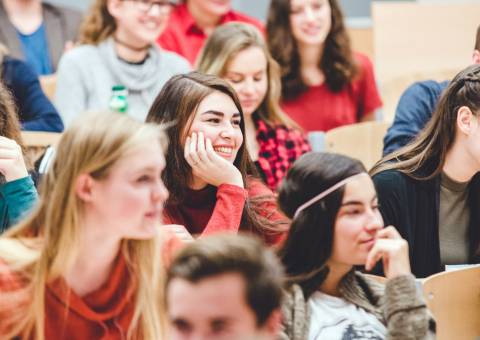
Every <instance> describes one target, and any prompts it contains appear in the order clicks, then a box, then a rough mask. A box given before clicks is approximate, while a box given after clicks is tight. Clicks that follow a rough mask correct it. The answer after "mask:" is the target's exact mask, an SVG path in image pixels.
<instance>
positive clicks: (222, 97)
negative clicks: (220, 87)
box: [196, 91, 238, 116]
mask: <svg viewBox="0 0 480 340" xmlns="http://www.w3.org/2000/svg"><path fill="white" fill-rule="evenodd" d="M207 111H218V112H221V113H223V114H226V115H230V116H231V115H233V114H235V113H238V109H237V107H236V106H235V103H234V102H233V100H232V98H230V97H229V96H228V95H226V94H225V93H223V92H219V91H215V92H212V93H210V94H209V95H208V96H206V97H205V98H204V99H203V100H202V101H201V102H200V104H199V105H198V107H197V111H196V116H199V115H201V114H202V113H204V112H207Z"/></svg>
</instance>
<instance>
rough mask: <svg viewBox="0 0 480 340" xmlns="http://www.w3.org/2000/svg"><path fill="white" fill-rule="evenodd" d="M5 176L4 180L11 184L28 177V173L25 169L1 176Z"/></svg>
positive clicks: (7, 172)
mask: <svg viewBox="0 0 480 340" xmlns="http://www.w3.org/2000/svg"><path fill="white" fill-rule="evenodd" d="M3 175H4V176H5V180H6V181H7V182H13V181H16V180H17V179H20V178H24V177H27V176H28V171H27V169H26V168H25V167H23V168H19V169H11V170H9V171H5V173H4V174H3Z"/></svg>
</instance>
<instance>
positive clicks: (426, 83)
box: [404, 80, 449, 95]
mask: <svg viewBox="0 0 480 340" xmlns="http://www.w3.org/2000/svg"><path fill="white" fill-rule="evenodd" d="M448 84H449V81H443V82H438V81H436V80H422V81H416V82H414V83H413V84H411V85H410V86H409V87H408V88H407V89H406V90H405V92H404V93H434V94H437V95H439V94H440V93H441V92H442V91H443V90H444V89H445V88H446V87H447V86H448Z"/></svg>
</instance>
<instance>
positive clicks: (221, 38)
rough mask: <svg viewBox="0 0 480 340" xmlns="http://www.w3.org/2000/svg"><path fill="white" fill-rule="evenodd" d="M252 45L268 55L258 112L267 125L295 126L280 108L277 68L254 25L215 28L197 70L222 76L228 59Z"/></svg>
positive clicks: (243, 24) (296, 126) (199, 60)
mask: <svg viewBox="0 0 480 340" xmlns="http://www.w3.org/2000/svg"><path fill="white" fill-rule="evenodd" d="M251 47H258V48H260V49H261V50H262V51H263V53H264V54H265V58H266V59H267V80H268V89H267V94H266V95H265V99H264V100H263V102H262V103H261V104H260V107H259V108H258V109H257V111H256V112H257V114H258V115H259V117H260V118H261V119H262V120H264V121H265V122H266V123H268V124H270V125H275V124H283V125H285V126H287V127H293V128H297V129H298V128H299V127H298V125H297V124H296V123H295V122H294V121H293V120H291V119H290V118H289V117H288V116H287V115H286V114H285V113H284V112H283V111H282V110H281V108H280V94H281V81H280V68H279V66H278V64H277V62H276V61H275V60H274V59H273V58H272V56H271V55H270V52H269V51H268V48H267V46H266V44H265V41H264V40H263V38H262V35H261V33H260V32H259V31H258V29H257V28H256V27H254V26H253V25H250V24H245V23H240V22H232V23H228V24H225V25H221V26H219V27H218V28H217V29H215V31H213V33H212V34H211V35H210V37H209V38H208V39H207V41H206V43H205V46H204V47H203V49H202V51H201V52H200V55H199V57H198V59H197V65H196V66H197V70H198V71H199V72H202V73H206V74H213V75H215V76H218V77H222V78H223V77H225V74H226V72H227V66H228V64H229V62H230V61H231V60H232V59H233V58H234V57H235V56H236V55H237V54H238V53H239V52H241V51H244V50H246V49H248V48H251Z"/></svg>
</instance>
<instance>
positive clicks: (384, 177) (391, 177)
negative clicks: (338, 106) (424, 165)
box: [372, 169, 408, 190]
mask: <svg viewBox="0 0 480 340" xmlns="http://www.w3.org/2000/svg"><path fill="white" fill-rule="evenodd" d="M372 180H373V182H374V183H375V185H376V186H378V187H386V186H388V187H395V186H397V185H403V184H405V183H406V182H407V181H408V176H407V175H406V174H404V173H403V172H401V171H399V170H397V169H388V170H384V171H382V172H379V173H377V174H375V175H373V176H372ZM377 190H378V188H377Z"/></svg>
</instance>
